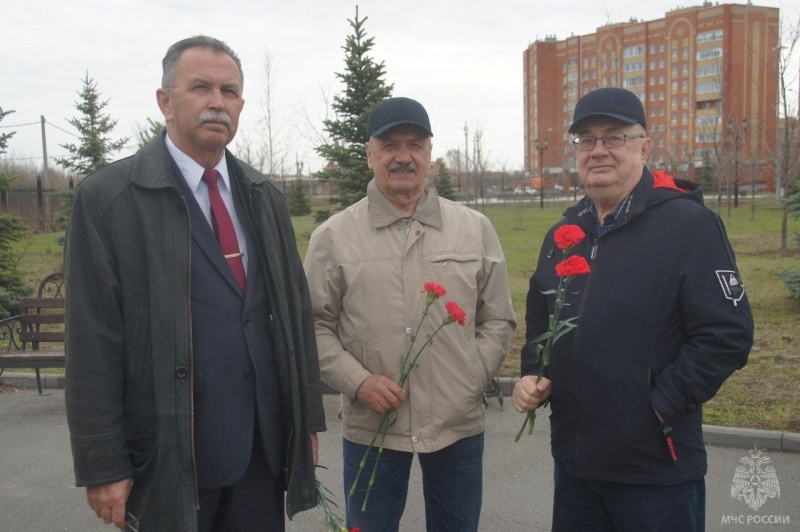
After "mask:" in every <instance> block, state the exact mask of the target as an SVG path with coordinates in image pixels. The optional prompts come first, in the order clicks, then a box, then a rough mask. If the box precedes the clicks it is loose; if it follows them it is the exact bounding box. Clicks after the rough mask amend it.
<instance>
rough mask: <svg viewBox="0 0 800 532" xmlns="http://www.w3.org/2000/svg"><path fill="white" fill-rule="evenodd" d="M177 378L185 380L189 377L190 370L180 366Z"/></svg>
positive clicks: (176, 373) (176, 371) (176, 372)
mask: <svg viewBox="0 0 800 532" xmlns="http://www.w3.org/2000/svg"><path fill="white" fill-rule="evenodd" d="M175 376H176V377H178V378H179V379H185V378H186V377H188V376H189V370H188V369H186V367H185V366H178V369H176V370H175Z"/></svg>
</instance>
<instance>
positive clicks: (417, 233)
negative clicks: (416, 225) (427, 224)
mask: <svg viewBox="0 0 800 532" xmlns="http://www.w3.org/2000/svg"><path fill="white" fill-rule="evenodd" d="M414 234H416V235H417V236H419V235H421V234H422V231H420V230H419V229H417V231H416V233H414Z"/></svg>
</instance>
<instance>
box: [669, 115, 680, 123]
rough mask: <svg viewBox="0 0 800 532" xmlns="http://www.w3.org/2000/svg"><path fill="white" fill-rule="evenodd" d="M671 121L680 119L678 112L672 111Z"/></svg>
mask: <svg viewBox="0 0 800 532" xmlns="http://www.w3.org/2000/svg"><path fill="white" fill-rule="evenodd" d="M669 121H670V122H677V121H678V113H672V114H670V115H669Z"/></svg>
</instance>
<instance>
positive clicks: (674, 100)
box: [669, 96, 678, 107]
mask: <svg viewBox="0 0 800 532" xmlns="http://www.w3.org/2000/svg"><path fill="white" fill-rule="evenodd" d="M669 104H670V106H672V107H675V106H676V105H678V97H677V96H673V97H672V99H671V100H670V101H669Z"/></svg>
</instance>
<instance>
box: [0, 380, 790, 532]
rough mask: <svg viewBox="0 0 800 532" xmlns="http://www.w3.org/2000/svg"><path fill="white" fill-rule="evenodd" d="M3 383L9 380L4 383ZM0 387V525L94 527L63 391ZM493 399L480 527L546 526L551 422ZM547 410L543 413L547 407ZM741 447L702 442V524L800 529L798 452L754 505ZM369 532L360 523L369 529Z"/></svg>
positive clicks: (336, 432)
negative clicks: (528, 421)
mask: <svg viewBox="0 0 800 532" xmlns="http://www.w3.org/2000/svg"><path fill="white" fill-rule="evenodd" d="M6 390H7V388H6ZM47 392H49V394H50V395H47V396H44V397H41V396H38V395H37V394H36V391H35V390H30V389H19V390H16V391H10V392H9V391H6V392H2V391H0V531H34V532H38V531H54V530H71V531H82V532H83V531H87V532H92V531H100V530H107V531H108V530H116V529H115V528H114V527H113V526H110V525H103V524H102V522H101V521H100V520H99V519H97V518H96V517H95V516H94V513H93V512H92V511H91V510H90V509H89V507H88V506H87V505H86V498H85V492H84V490H83V489H82V488H76V487H74V477H73V474H72V457H71V455H70V449H69V437H68V433H67V424H66V418H65V415H64V391H63V390H59V389H51V390H47ZM338 405H339V398H338V396H336V395H326V396H325V408H326V415H327V421H328V432H326V433H324V434H321V435H320V447H321V449H320V463H321V464H322V465H324V466H326V467H327V468H329V469H327V470H320V472H319V478H320V479H321V480H322V482H323V483H324V484H325V485H326V486H327V487H328V488H329V489H330V490H331V491H333V492H334V499H335V500H336V501H337V502H338V503H339V504H340V506H341V505H343V495H342V494H343V487H342V485H341V462H342V459H341V449H342V445H341V425H340V423H339V420H338V419H337V411H338ZM505 405H506V408H505V410H500V408H499V403H498V401H497V400H496V399H492V400H491V401H490V404H489V407H488V408H487V411H486V454H485V461H484V502H483V510H482V516H481V530H486V531H493V532H494V531H508V532H516V531H540V530H549V527H550V516H551V505H552V491H553V478H552V475H553V466H552V459H551V456H550V450H549V424H548V422H547V417H546V416H545V415H540V416H539V418H538V420H537V425H536V429H535V430H534V434H533V435H532V436H527V435H526V436H524V439H523V440H521V441H520V442H518V443H515V442H514V434H515V433H516V431H517V430H518V428H519V426H520V423H521V422H522V419H523V418H522V415H521V414H518V413H517V412H516V411H514V410H513V408H512V407H511V406H510V404H509V401H508V400H506V402H505ZM543 414H544V413H543ZM743 443H745V444H746V445H743V446H741V447H722V446H708V450H709V472H708V475H707V476H706V497H707V508H706V524H707V530H709V531H750V532H752V531H760V530H800V453H792V452H780V451H766V452H765V453H764V455H766V456H768V457H769V458H770V464H769V465H770V466H772V467H774V469H775V474H776V476H777V478H778V481H779V484H780V496H779V497H774V498H767V499H766V500H765V502H764V503H763V505H762V506H761V507H760V508H759V509H758V510H753V509H752V508H750V507H749V506H748V505H747V504H746V503H745V502H744V501H743V500H737V499H736V498H733V497H732V496H731V487H732V484H733V478H734V474H735V471H736V468H737V467H738V466H740V465H742V463H741V459H742V458H748V457H750V453H749V447H750V445H749V443H747V442H743ZM287 530H288V531H289V532H301V531H302V532H315V531H322V530H324V526H323V519H322V511H321V510H319V509H314V510H311V511H308V512H304V513H303V514H300V515H298V516H296V517H295V518H294V520H293V521H291V522H289V523H288V526H287ZM401 530H404V531H424V530H425V523H424V508H423V501H422V483H421V475H420V472H419V469H418V467H417V462H416V461H415V462H414V470H413V471H412V475H411V482H410V487H409V496H408V503H407V506H406V512H405V514H404V516H403V520H402V524H401ZM365 532H366V531H365Z"/></svg>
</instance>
